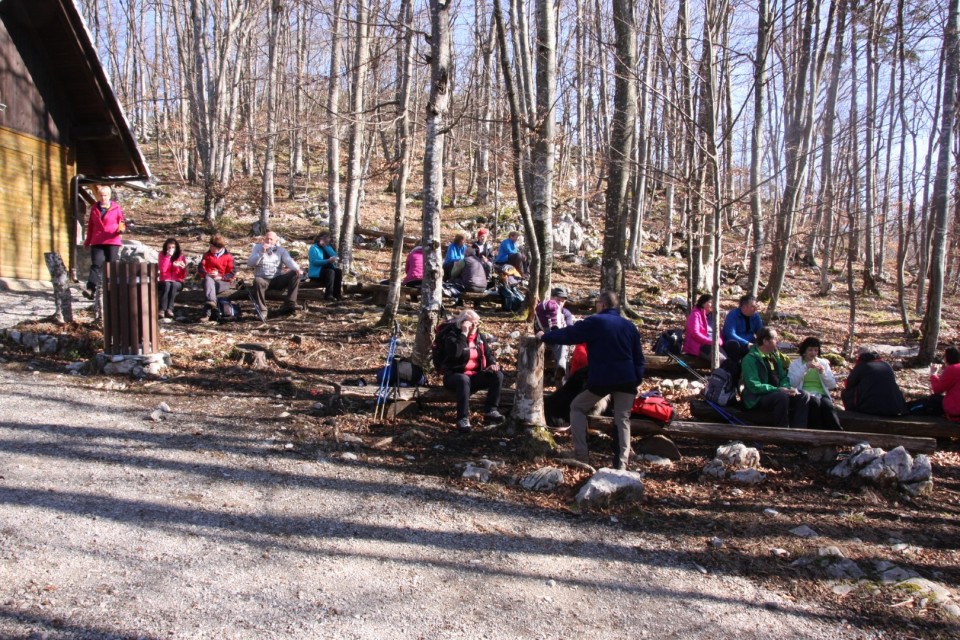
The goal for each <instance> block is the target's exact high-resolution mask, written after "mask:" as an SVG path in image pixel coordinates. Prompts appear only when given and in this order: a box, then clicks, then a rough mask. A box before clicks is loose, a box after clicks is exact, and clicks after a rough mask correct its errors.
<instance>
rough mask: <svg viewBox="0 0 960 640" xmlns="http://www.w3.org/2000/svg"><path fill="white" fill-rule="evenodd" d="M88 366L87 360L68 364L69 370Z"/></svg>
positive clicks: (78, 369) (77, 369)
mask: <svg viewBox="0 0 960 640" xmlns="http://www.w3.org/2000/svg"><path fill="white" fill-rule="evenodd" d="M86 366H87V363H86V361H84V360H80V361H79V362H71V363H70V364H68V365H67V371H80V370H81V369H83V368H84V367H86Z"/></svg>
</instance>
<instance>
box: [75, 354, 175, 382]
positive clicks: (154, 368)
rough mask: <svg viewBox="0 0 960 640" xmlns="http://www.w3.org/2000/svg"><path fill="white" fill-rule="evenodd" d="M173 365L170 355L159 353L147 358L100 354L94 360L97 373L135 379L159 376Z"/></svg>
mask: <svg viewBox="0 0 960 640" xmlns="http://www.w3.org/2000/svg"><path fill="white" fill-rule="evenodd" d="M171 364H172V361H171V359H170V354H169V353H167V352H166V351H158V352H157V353H152V354H150V355H147V356H112V355H109V354H107V353H98V354H97V355H96V357H95V358H94V365H95V366H96V368H97V371H100V372H101V373H104V374H106V375H108V376H116V375H128V376H133V377H135V378H143V377H144V376H157V375H160V373H161V372H162V371H163V370H164V369H166V368H167V367H169V366H170V365H171Z"/></svg>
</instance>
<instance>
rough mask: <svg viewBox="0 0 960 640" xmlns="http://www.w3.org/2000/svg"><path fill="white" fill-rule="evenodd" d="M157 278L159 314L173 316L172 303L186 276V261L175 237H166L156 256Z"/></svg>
mask: <svg viewBox="0 0 960 640" xmlns="http://www.w3.org/2000/svg"><path fill="white" fill-rule="evenodd" d="M157 270H158V272H159V273H158V279H159V281H160V315H161V316H163V317H164V318H172V317H173V303H174V300H176V299H177V294H178V293H180V289H182V288H183V280H184V278H186V277H187V261H186V259H184V257H183V254H182V253H181V252H180V243H179V242H177V239H176V238H167V239H166V241H165V242H164V243H163V249H162V250H161V251H160V255H159V256H157Z"/></svg>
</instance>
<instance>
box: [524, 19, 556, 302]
mask: <svg viewBox="0 0 960 640" xmlns="http://www.w3.org/2000/svg"><path fill="white" fill-rule="evenodd" d="M536 3H537V5H536V6H537V42H536V45H537V96H536V99H537V111H536V119H535V123H536V126H535V132H534V133H535V136H536V137H535V142H534V145H533V153H532V157H531V159H532V163H531V165H532V170H533V180H532V183H533V189H532V193H531V195H532V196H533V197H532V202H531V204H532V205H533V227H534V234H535V235H534V237H532V238H530V240H532V241H534V242H536V244H537V247H538V251H537V253H538V254H539V256H538V258H539V264H538V265H537V273H538V276H539V278H538V280H537V281H536V284H535V283H534V281H533V280H532V279H531V287H530V291H531V293H533V292H534V291H536V293H537V294H538V295H539V298H540V299H541V300H546V299H547V297H548V294H549V292H550V275H551V271H552V270H553V174H554V164H555V159H556V149H555V142H554V137H555V135H556V132H555V129H556V120H557V118H556V106H555V105H556V98H557V50H556V42H557V25H556V12H555V8H554V7H555V5H554V3H553V1H552V0H536ZM530 244H532V243H530Z"/></svg>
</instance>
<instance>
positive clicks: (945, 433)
mask: <svg viewBox="0 0 960 640" xmlns="http://www.w3.org/2000/svg"><path fill="white" fill-rule="evenodd" d="M724 410H726V411H727V412H728V413H729V414H730V415H732V416H734V417H736V418H739V419H740V420H742V421H743V422H746V423H747V424H750V425H754V424H757V425H762V424H769V423H770V422H772V417H773V416H772V414H771V413H769V412H765V411H743V410H742V409H737V408H734V407H724ZM690 413H691V414H692V415H693V416H694V417H696V418H700V419H703V420H711V421H714V420H722V419H723V418H722V417H721V416H720V414H718V413H717V412H716V411H714V409H713V408H712V407H711V406H710V405H708V404H707V403H706V402H704V401H702V400H694V401H692V402H690ZM837 415H839V416H840V424H841V425H842V426H843V428H844V429H846V430H847V431H852V432H869V433H880V434H889V435H899V436H918V437H924V438H958V437H960V424H957V423H955V422H950V421H949V420H946V419H943V418H935V417H924V418H919V417H909V416H908V417H897V418H887V417H880V416H871V415H867V414H865V413H857V412H855V411H837ZM870 444H873V442H872V441H871V443H870ZM877 446H879V445H877Z"/></svg>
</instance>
